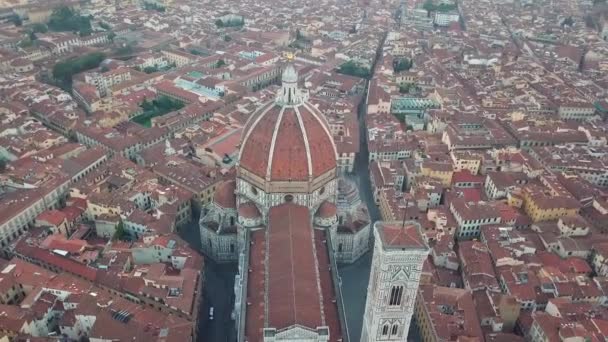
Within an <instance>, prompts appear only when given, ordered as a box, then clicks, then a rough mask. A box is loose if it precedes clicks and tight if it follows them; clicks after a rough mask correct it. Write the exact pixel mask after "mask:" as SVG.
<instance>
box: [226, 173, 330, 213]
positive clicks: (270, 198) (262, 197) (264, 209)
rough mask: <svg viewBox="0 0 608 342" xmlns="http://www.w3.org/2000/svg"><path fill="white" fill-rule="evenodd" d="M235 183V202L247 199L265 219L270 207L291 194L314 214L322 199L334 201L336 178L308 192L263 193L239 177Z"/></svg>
mask: <svg viewBox="0 0 608 342" xmlns="http://www.w3.org/2000/svg"><path fill="white" fill-rule="evenodd" d="M236 184H237V193H238V196H237V204H239V205H240V204H243V203H246V202H249V201H251V202H253V203H255V204H256V205H257V206H258V208H259V209H260V212H261V214H262V216H263V217H264V221H266V216H267V215H268V211H269V210H270V208H271V207H273V206H277V205H279V204H281V203H284V202H285V196H287V195H291V196H293V202H294V203H296V204H299V205H303V206H305V207H308V208H311V209H312V210H311V213H312V214H314V212H315V211H316V209H317V208H318V207H319V205H320V204H321V203H322V202H323V201H325V200H329V201H330V202H332V203H333V202H335V197H336V188H337V186H338V183H337V180H336V179H332V180H331V181H329V182H327V184H325V186H322V187H320V188H319V189H317V190H315V191H314V192H313V193H310V194H308V193H282V192H281V193H265V192H264V191H263V190H262V189H259V188H257V187H255V186H254V185H252V184H250V183H249V182H247V181H245V180H243V179H240V178H237V183H236Z"/></svg>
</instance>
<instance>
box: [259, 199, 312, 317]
mask: <svg viewBox="0 0 608 342" xmlns="http://www.w3.org/2000/svg"><path fill="white" fill-rule="evenodd" d="M268 222H269V224H268V235H269V237H268V239H267V241H268V243H269V246H268V266H267V274H268V284H267V288H268V293H267V298H268V309H267V312H268V317H267V321H268V326H270V327H273V328H277V329H282V328H287V327H290V326H293V325H295V324H299V325H302V326H305V327H309V328H313V329H314V328H316V327H319V326H322V325H323V322H322V321H321V293H320V292H319V291H320V289H319V287H318V283H317V277H318V270H317V269H316V267H315V264H316V262H317V260H315V259H316V256H315V246H314V243H313V231H312V226H311V222H310V216H309V212H308V208H306V207H304V206H300V205H296V204H293V203H285V204H282V205H279V206H276V207H272V208H271V209H270V211H269V219H268Z"/></svg>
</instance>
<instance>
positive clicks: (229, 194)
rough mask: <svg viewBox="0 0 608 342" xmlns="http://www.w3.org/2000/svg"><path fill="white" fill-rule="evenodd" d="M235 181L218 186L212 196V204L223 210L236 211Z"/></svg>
mask: <svg viewBox="0 0 608 342" xmlns="http://www.w3.org/2000/svg"><path fill="white" fill-rule="evenodd" d="M235 190H236V181H235V180H234V179H233V180H229V181H225V182H222V184H220V185H218V187H217V189H216V190H215V194H214V195H213V202H215V204H217V205H218V206H220V207H222V208H224V209H236V195H235V194H234V191H235Z"/></svg>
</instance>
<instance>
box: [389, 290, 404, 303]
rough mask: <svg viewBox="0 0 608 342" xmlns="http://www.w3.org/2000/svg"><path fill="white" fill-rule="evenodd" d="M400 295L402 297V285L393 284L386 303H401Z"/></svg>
mask: <svg viewBox="0 0 608 342" xmlns="http://www.w3.org/2000/svg"><path fill="white" fill-rule="evenodd" d="M401 297H403V286H393V287H392V288H391V296H390V298H389V301H388V305H391V306H399V305H401Z"/></svg>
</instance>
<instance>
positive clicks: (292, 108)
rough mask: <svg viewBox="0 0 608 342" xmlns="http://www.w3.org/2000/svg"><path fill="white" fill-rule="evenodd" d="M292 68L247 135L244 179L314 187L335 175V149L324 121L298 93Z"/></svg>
mask: <svg viewBox="0 0 608 342" xmlns="http://www.w3.org/2000/svg"><path fill="white" fill-rule="evenodd" d="M297 79H298V76H297V73H296V71H295V69H294V68H293V67H292V66H287V68H286V69H285V71H284V73H283V85H282V88H281V90H280V91H279V93H278V94H277V98H276V99H275V100H274V101H271V102H269V103H266V104H265V105H263V106H262V107H260V108H259V109H258V110H257V111H256V112H255V113H254V114H253V115H252V116H251V117H250V118H249V120H248V121H247V124H246V125H245V128H244V130H243V136H242V140H241V150H240V155H239V173H240V175H241V177H243V176H245V177H246V178H249V179H253V180H257V182H255V183H260V182H275V181H287V182H314V180H315V179H316V178H318V177H321V176H324V175H326V174H328V173H330V172H333V173H335V169H336V156H337V154H336V146H335V144H334V140H333V137H332V135H331V132H330V130H329V127H328V124H327V122H326V120H325V117H324V116H323V114H322V113H320V112H319V110H318V109H317V108H316V107H314V106H313V105H311V104H310V103H308V102H307V101H306V94H304V93H302V92H301V91H300V90H299V89H298V88H297Z"/></svg>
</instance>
